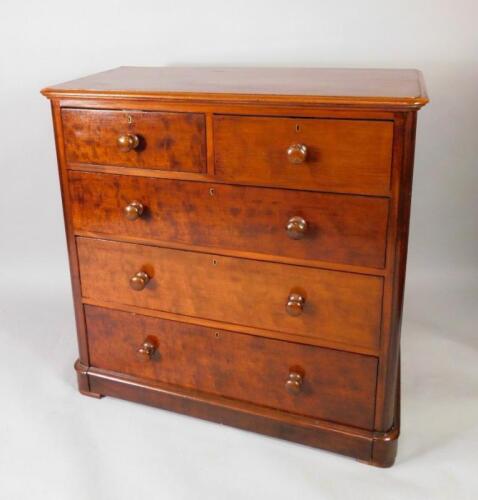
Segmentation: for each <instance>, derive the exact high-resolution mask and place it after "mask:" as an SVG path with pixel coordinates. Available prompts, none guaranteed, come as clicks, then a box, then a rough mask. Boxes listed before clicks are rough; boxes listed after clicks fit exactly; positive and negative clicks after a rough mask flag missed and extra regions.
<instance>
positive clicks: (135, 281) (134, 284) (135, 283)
mask: <svg viewBox="0 0 478 500" xmlns="http://www.w3.org/2000/svg"><path fill="white" fill-rule="evenodd" d="M149 280H150V277H149V276H148V275H147V274H146V273H145V272H144V271H139V272H138V273H136V274H135V275H133V276H131V278H130V279H129V286H130V287H131V288H132V289H133V290H136V291H137V292H140V291H141V290H143V289H144V287H145V286H146V285H147V284H148V281H149Z"/></svg>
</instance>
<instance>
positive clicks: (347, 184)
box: [214, 115, 393, 195]
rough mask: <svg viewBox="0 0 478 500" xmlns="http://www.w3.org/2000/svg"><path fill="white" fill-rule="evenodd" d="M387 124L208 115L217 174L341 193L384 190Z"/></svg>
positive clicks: (388, 140)
mask: <svg viewBox="0 0 478 500" xmlns="http://www.w3.org/2000/svg"><path fill="white" fill-rule="evenodd" d="M392 139H393V123H392V122H389V121H367V120H332V119H316V118H303V119H301V118H273V117H254V116H250V117H247V116H226V115H216V116H214V155H215V172H216V176H217V178H219V179H221V180H225V181H228V182H233V181H234V182H245V183H250V184H260V185H274V186H285V187H292V188H298V189H310V190H319V191H334V192H341V193H359V194H360V193H362V194H385V195H386V194H388V193H389V192H390V172H391V159H392Z"/></svg>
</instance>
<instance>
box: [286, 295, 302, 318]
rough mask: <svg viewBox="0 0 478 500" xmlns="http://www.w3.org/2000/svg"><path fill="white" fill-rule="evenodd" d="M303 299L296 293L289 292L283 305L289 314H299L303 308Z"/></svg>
mask: <svg viewBox="0 0 478 500" xmlns="http://www.w3.org/2000/svg"><path fill="white" fill-rule="evenodd" d="M304 304H305V299H304V297H302V295H300V294H298V293H291V294H289V297H288V298H287V304H286V306H285V308H286V311H287V314H288V315H289V316H300V315H301V314H302V312H303V310H304Z"/></svg>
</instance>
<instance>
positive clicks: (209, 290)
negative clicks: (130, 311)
mask: <svg viewBox="0 0 478 500" xmlns="http://www.w3.org/2000/svg"><path fill="white" fill-rule="evenodd" d="M77 248H78V255H79V263H80V277H81V288H82V294H83V297H85V298H89V299H92V300H93V301H94V300H98V301H101V300H105V301H110V302H115V303H118V304H126V305H133V306H138V307H144V308H150V309H157V310H161V311H166V312H170V313H176V314H182V315H186V316H192V317H199V318H205V319H209V320H216V321H222V322H226V323H230V324H238V325H246V326H250V327H255V328H258V329H265V330H272V331H279V332H284V333H288V334H293V335H301V336H305V337H311V338H316V339H326V340H328V341H333V342H341V343H344V344H347V345H353V346H363V347H367V348H371V349H376V348H377V346H378V343H379V336H380V318H381V303H382V288H383V280H382V278H380V277H377V276H368V275H360V274H351V273H345V272H339V271H327V270H322V269H313V268H308V267H299V266H293V265H285V264H278V263H271V262H259V261H255V260H250V259H241V258H234V257H224V256H218V255H212V254H208V253H197V252H189V251H182V250H172V249H168V248H158V247H152V246H146V245H137V244H129V243H120V242H114V241H105V240H96V239H92V238H82V237H78V238H77ZM148 279H149V281H148Z"/></svg>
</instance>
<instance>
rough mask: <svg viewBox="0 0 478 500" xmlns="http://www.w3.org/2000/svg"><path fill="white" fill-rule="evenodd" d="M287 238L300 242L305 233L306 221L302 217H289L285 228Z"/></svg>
mask: <svg viewBox="0 0 478 500" xmlns="http://www.w3.org/2000/svg"><path fill="white" fill-rule="evenodd" d="M285 230H286V231H287V236H288V237H289V238H292V239H293V240H301V239H302V238H303V237H304V236H305V233H306V232H307V221H306V220H305V219H303V218H302V217H291V218H290V219H289V220H288V221H287V225H286V227H285Z"/></svg>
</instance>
